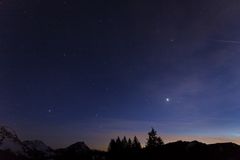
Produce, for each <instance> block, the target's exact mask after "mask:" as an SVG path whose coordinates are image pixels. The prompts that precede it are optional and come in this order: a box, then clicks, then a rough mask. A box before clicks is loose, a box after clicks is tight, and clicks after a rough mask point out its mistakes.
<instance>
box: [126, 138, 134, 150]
mask: <svg viewBox="0 0 240 160" xmlns="http://www.w3.org/2000/svg"><path fill="white" fill-rule="evenodd" d="M132 145H133V143H132V140H131V139H130V138H129V139H128V144H127V149H128V150H129V149H132Z"/></svg>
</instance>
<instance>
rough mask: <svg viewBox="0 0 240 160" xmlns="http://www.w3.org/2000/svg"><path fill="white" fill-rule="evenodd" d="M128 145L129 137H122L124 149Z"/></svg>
mask: <svg viewBox="0 0 240 160" xmlns="http://www.w3.org/2000/svg"><path fill="white" fill-rule="evenodd" d="M127 146H128V142H127V138H126V137H125V136H124V137H123V139H122V149H126V148H127Z"/></svg>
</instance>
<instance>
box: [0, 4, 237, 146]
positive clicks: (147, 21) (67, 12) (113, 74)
mask: <svg viewBox="0 0 240 160" xmlns="http://www.w3.org/2000/svg"><path fill="white" fill-rule="evenodd" d="M239 10H240V1H238V0H210V1H204V2H203V1H201V2H200V1H192V0H181V1H179V0H165V1H164V0H161V1H158V2H153V1H151V2H150V1H114V2H113V1H107V0H98V1H94V0H91V1H83V0H81V1H74V0H51V1H45V0H36V1H28V0H21V1H18V0H1V2H0V22H1V23H0V73H1V74H0V122H1V123H2V124H4V125H9V126H11V127H12V128H14V129H15V130H16V131H17V132H18V133H19V135H20V136H21V137H23V138H26V139H35V138H38V139H42V140H44V141H45V142H46V143H49V144H50V145H52V146H54V147H62V146H66V145H69V144H71V143H72V142H74V141H79V140H84V141H86V142H87V143H88V144H89V145H90V146H92V147H95V148H104V147H106V145H107V143H108V141H109V139H110V138H112V137H116V136H117V135H120V136H122V135H126V136H133V135H139V137H140V138H141V141H142V142H144V134H146V133H147V131H148V130H149V129H150V128H151V127H155V128H156V129H157V130H158V131H159V133H160V134H161V135H162V136H163V139H164V138H165V140H166V141H167V140H168V139H170V140H171V138H172V139H174V138H176V137H179V136H188V137H189V138H191V137H192V138H193V137H195V136H198V138H199V137H200V138H207V140H205V141H206V142H210V141H211V140H213V139H214V138H216V137H221V138H223V139H224V138H225V139H226V140H229V139H231V140H233V141H234V140H235V138H236V137H238V136H239V134H240V127H239V124H240V119H239V117H240V101H239V96H240V72H239V71H240V70H239V69H240V63H239V61H240V30H239V28H240V23H239V17H240V11H239ZM169 137H170V138H169ZM211 138H212V139H211ZM227 138H228V139H227Z"/></svg>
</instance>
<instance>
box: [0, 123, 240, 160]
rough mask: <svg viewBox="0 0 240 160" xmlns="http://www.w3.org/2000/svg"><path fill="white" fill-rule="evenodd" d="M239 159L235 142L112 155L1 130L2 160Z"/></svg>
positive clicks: (183, 144)
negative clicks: (58, 145) (56, 146)
mask: <svg viewBox="0 0 240 160" xmlns="http://www.w3.org/2000/svg"><path fill="white" fill-rule="evenodd" d="M123 159H124V160H128V159H129V160H130V159H131V160H132V159H133V160H135V159H137V160H148V159H150V160H158V159H161V160H175V159H184V160H192V159H194V160H239V159H240V146H239V145H237V144H234V143H217V144H205V143H201V142H198V141H192V142H185V141H177V142H172V143H167V144H165V145H163V146H162V147H161V148H157V149H155V150H147V149H146V148H142V149H141V150H139V151H137V152H136V151H134V152H129V151H124V152H116V153H114V154H111V153H109V152H103V151H97V150H92V149H90V148H89V147H88V146H87V145H86V144H85V143H84V142H77V143H74V144H72V145H70V146H68V147H66V148H62V149H52V148H51V147H49V146H48V145H46V144H45V143H44V142H42V141H40V140H33V141H30V140H27V141H22V140H20V139H19V138H18V136H17V134H16V133H15V131H14V130H13V129H11V128H9V127H6V126H1V127H0V160H123Z"/></svg>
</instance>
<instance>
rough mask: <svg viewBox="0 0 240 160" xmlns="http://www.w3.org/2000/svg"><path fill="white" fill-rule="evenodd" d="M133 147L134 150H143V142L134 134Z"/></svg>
mask: <svg viewBox="0 0 240 160" xmlns="http://www.w3.org/2000/svg"><path fill="white" fill-rule="evenodd" d="M132 148H133V149H134V150H141V148H142V147H141V143H140V142H139V141H138V139H137V137H136V136H134V138H133V143H132Z"/></svg>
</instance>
